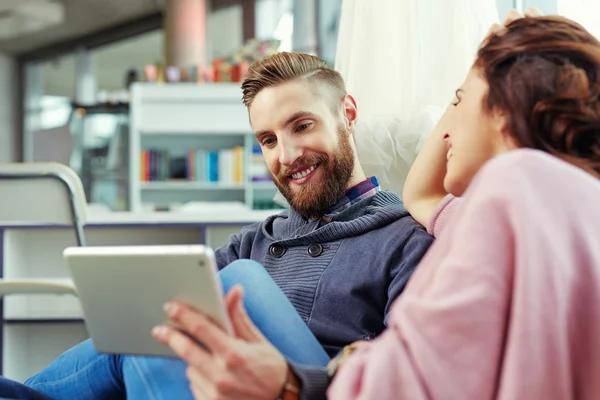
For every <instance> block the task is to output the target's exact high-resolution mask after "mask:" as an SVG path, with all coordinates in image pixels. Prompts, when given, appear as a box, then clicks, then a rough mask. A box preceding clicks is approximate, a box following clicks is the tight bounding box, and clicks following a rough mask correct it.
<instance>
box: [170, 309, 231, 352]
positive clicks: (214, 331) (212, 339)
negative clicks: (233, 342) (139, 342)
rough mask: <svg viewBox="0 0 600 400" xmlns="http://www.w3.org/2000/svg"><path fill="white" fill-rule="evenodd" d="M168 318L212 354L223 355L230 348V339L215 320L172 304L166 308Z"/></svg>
mask: <svg viewBox="0 0 600 400" xmlns="http://www.w3.org/2000/svg"><path fill="white" fill-rule="evenodd" d="M165 313H166V314H167V316H168V317H169V318H170V319H171V320H172V321H174V322H176V323H177V324H179V325H181V327H182V329H183V330H185V331H186V332H187V333H188V334H189V335H190V336H191V337H193V338H194V339H196V340H198V341H199V342H201V343H202V344H204V345H205V346H206V347H208V348H209V349H210V351H212V352H216V353H223V352H225V351H227V349H228V347H229V340H230V337H229V336H228V335H227V333H225V331H224V330H223V329H222V328H221V327H219V326H218V325H217V324H216V323H215V322H214V321H213V320H211V319H210V318H208V317H207V316H205V315H204V314H202V313H200V312H199V311H197V310H194V309H192V308H191V307H189V306H187V305H185V304H182V303H179V302H170V303H168V304H167V305H166V306H165Z"/></svg>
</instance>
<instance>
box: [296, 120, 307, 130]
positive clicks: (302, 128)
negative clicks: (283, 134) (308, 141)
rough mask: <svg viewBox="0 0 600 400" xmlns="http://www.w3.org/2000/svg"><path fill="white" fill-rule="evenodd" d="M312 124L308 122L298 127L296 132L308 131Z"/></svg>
mask: <svg viewBox="0 0 600 400" xmlns="http://www.w3.org/2000/svg"><path fill="white" fill-rule="evenodd" d="M310 125H311V124H310V122H307V123H306V124H302V125H298V127H297V128H296V132H302V131H303V130H305V129H308V127H309V126H310Z"/></svg>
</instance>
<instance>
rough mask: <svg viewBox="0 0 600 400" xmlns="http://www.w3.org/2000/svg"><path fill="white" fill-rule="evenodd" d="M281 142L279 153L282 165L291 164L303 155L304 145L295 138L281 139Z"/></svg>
mask: <svg viewBox="0 0 600 400" xmlns="http://www.w3.org/2000/svg"><path fill="white" fill-rule="evenodd" d="M279 144H280V153H279V163H280V164H281V165H285V166H288V167H289V166H290V165H292V164H294V162H295V161H296V160H297V159H298V158H300V156H302V152H303V150H302V147H301V146H299V145H298V143H296V141H295V140H293V139H287V140H281V141H280V142H279Z"/></svg>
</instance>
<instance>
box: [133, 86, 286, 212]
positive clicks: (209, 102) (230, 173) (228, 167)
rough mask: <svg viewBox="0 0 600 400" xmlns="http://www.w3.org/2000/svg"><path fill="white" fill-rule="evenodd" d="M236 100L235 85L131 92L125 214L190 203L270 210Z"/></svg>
mask: <svg viewBox="0 0 600 400" xmlns="http://www.w3.org/2000/svg"><path fill="white" fill-rule="evenodd" d="M241 98H242V93H241V88H240V85H239V84H238V83H215V84H203V85H198V84H194V83H171V84H157V83H137V84H134V85H133V87H132V90H131V105H130V148H129V151H130V153H129V159H130V168H129V173H130V179H129V182H130V183H129V185H130V188H129V189H130V190H129V204H130V208H131V211H142V210H147V209H148V208H152V209H165V208H167V209H168V208H169V207H170V206H171V205H173V204H182V203H187V202H190V201H197V202H239V203H243V204H245V205H246V207H248V208H249V209H265V208H271V209H272V208H276V205H275V204H274V203H273V196H274V195H275V193H276V188H275V185H274V184H273V183H272V182H271V179H270V177H269V174H268V170H267V168H266V165H265V163H264V160H263V158H262V154H261V153H260V148H259V146H258V143H256V140H255V139H254V135H253V133H252V129H251V127H250V123H249V121H248V113H247V110H246V108H245V107H244V105H243V104H242V102H241Z"/></svg>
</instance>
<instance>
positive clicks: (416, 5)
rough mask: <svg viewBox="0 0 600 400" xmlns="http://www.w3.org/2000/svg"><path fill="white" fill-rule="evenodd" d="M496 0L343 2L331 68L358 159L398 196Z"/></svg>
mask: <svg viewBox="0 0 600 400" xmlns="http://www.w3.org/2000/svg"><path fill="white" fill-rule="evenodd" d="M495 22H498V11H497V8H496V1H495V0H452V1H450V0H344V1H343V4H342V14H341V20H340V30H339V35H338V45H337V52H336V61H335V68H336V69H337V70H338V71H339V72H340V73H341V74H342V76H343V77H344V80H345V81H346V84H347V88H348V91H349V93H351V94H352V95H353V96H355V98H356V100H357V103H358V109H359V116H360V122H359V124H358V126H357V130H356V135H355V136H356V142H357V146H358V152H359V158H360V161H361V164H362V165H363V167H364V168H365V172H366V173H367V174H368V175H377V176H378V177H379V178H380V183H381V184H382V186H383V187H384V188H390V189H392V190H394V191H396V192H397V193H400V192H401V190H402V186H403V184H404V180H405V178H406V174H407V173H408V168H409V167H410V165H412V162H413V161H414V158H415V157H416V154H417V151H418V149H419V148H420V145H421V144H422V142H423V140H424V138H425V137H426V136H427V135H428V134H429V132H430V130H431V129H432V128H433V126H434V125H435V123H436V122H437V120H438V119H439V117H440V116H441V114H442V112H443V109H444V108H445V107H446V106H447V104H449V102H450V100H451V99H452V96H453V94H454V91H455V90H456V89H457V88H458V86H459V85H460V84H461V83H462V80H463V79H464V77H465V75H466V73H467V71H468V69H469V68H470V66H471V65H472V63H473V60H474V56H475V53H476V51H477V48H478V46H479V44H480V43H481V40H482V39H483V37H484V36H485V33H486V32H487V30H488V29H489V27H490V25H491V24H492V23H495Z"/></svg>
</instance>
